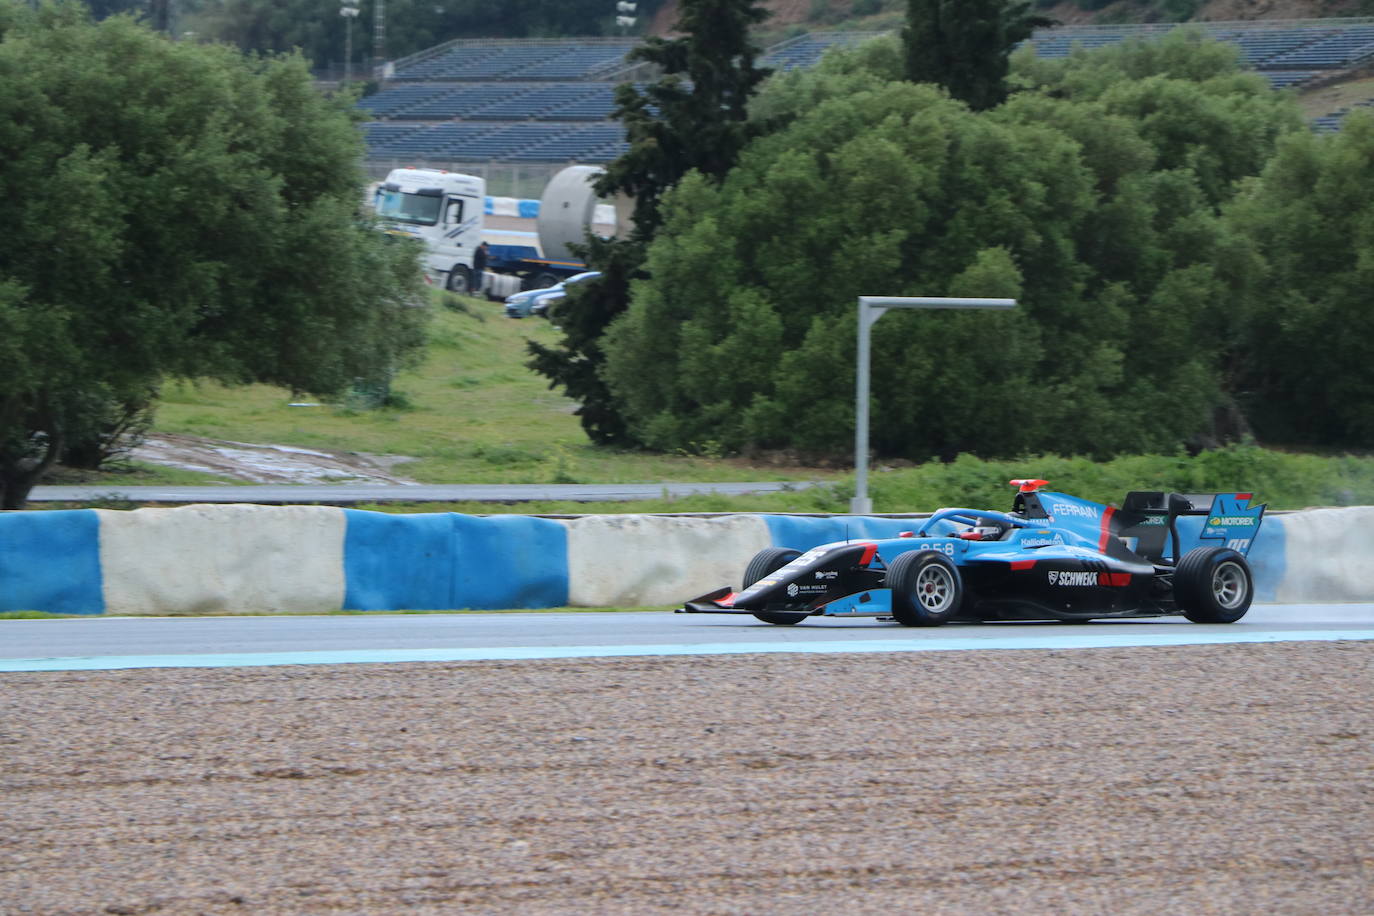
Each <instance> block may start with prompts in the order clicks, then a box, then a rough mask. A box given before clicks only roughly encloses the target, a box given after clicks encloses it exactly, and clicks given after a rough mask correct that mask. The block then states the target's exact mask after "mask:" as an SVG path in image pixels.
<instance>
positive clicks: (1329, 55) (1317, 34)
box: [358, 20, 1374, 162]
mask: <svg viewBox="0 0 1374 916" xmlns="http://www.w3.org/2000/svg"><path fill="white" fill-rule="evenodd" d="M1176 27H1177V26H1176V25H1175V24H1154V25H1138V26H1126V25H1122V26H1070V27H1058V28H1053V29H1044V30H1041V31H1038V32H1036V33H1035V35H1033V36H1032V37H1031V38H1030V39H1029V44H1031V45H1032V46H1033V47H1034V49H1035V53H1036V54H1037V55H1038V56H1039V57H1042V58H1056V57H1065V56H1067V55H1069V54H1070V53H1072V52H1073V50H1074V49H1075V48H1084V49H1088V50H1091V49H1095V48H1101V47H1105V46H1107V45H1111V44H1115V43H1118V42H1121V41H1127V40H1133V39H1140V38H1153V37H1157V36H1159V35H1162V34H1164V33H1165V32H1167V31H1169V30H1170V29H1172V28H1176ZM1197 27H1199V28H1201V29H1202V30H1203V31H1205V32H1206V33H1207V34H1208V35H1209V36H1210V37H1212V38H1214V39H1216V40H1218V41H1224V42H1227V43H1229V44H1231V45H1232V46H1234V47H1235V48H1236V50H1237V53H1238V55H1239V59H1240V62H1241V64H1242V66H1245V67H1249V68H1251V69H1254V70H1256V71H1258V72H1259V73H1260V74H1262V75H1263V76H1264V77H1265V78H1266V79H1267V80H1268V81H1269V83H1270V85H1271V86H1273V87H1274V88H1276V89H1284V88H1288V87H1292V86H1298V85H1300V84H1302V83H1304V82H1306V81H1308V80H1312V79H1314V78H1317V77H1319V76H1322V75H1324V74H1329V73H1331V72H1332V71H1334V70H1340V69H1345V68H1350V67H1354V66H1358V65H1361V64H1363V63H1366V62H1368V61H1372V60H1374V22H1371V21H1370V20H1363V21H1351V22H1341V21H1339V20H1336V21H1331V22H1319V23H1314V22H1311V21H1308V22H1303V23H1300V24H1299V23H1292V24H1282V23H1275V22H1265V23H1234V22H1232V23H1211V24H1209V23H1200V24H1197ZM876 34H878V33H873V32H862V33H860V32H814V33H810V34H807V35H803V36H800V37H798V38H794V39H790V40H788V41H784V42H781V43H780V44H778V45H775V46H774V47H772V48H770V49H768V50H767V51H766V53H764V54H762V55H761V56H760V59H759V64H760V66H765V67H770V68H773V69H775V70H791V69H795V68H797V67H810V66H814V65H815V64H816V63H817V62H818V61H819V60H820V58H821V56H822V55H823V54H824V53H825V52H826V51H827V50H829V49H830V48H834V47H848V46H852V45H854V44H857V43H859V42H861V41H864V40H867V39H869V38H871V37H873V36H874V35H876ZM635 44H636V40H634V39H628V38H627V39H623V40H622V39H610V40H608V39H566V40H561V39H560V40H554V39H548V40H521V41H477V40H474V41H455V42H451V43H449V44H448V45H442V46H440V47H438V48H435V49H433V50H432V51H431V52H425V53H422V54H420V55H414V56H413V57H412V58H408V59H405V60H402V61H398V62H397V68H396V75H395V80H394V81H393V82H391V83H389V84H388V85H387V87H386V88H385V89H383V90H382V91H381V92H378V93H377V94H376V95H372V96H369V97H367V98H364V99H362V100H361V101H359V103H358V107H359V108H360V109H361V110H363V111H364V112H365V113H366V114H367V115H368V121H367V122H366V123H365V124H364V125H363V127H362V130H363V133H364V137H365V139H366V141H367V144H368V148H369V149H370V150H371V151H372V153H373V154H375V155H378V156H386V157H392V158H400V157H409V156H414V157H417V158H428V159H444V158H447V159H450V160H452V161H464V162H468V161H470V162H478V161H483V160H505V161H513V162H566V161H575V162H605V161H609V160H611V159H614V158H615V157H616V156H618V155H620V154H621V153H623V152H624V150H625V149H626V143H625V136H624V130H623V128H622V126H621V125H620V124H618V123H616V122H612V121H610V120H609V119H610V117H611V115H612V113H613V112H614V110H615V88H616V82H615V81H614V80H615V74H617V73H619V72H623V71H624V70H625V68H626V66H627V64H626V60H625V57H626V55H627V54H628V53H629V51H630V50H631V49H632V48H633V47H634V46H635ZM1345 114H1346V112H1344V111H1341V112H1335V113H1333V114H1330V115H1326V116H1324V117H1321V118H1318V119H1316V120H1315V121H1314V122H1313V127H1314V129H1316V130H1336V129H1339V127H1340V124H1341V122H1342V120H1343V119H1344V117H1345Z"/></svg>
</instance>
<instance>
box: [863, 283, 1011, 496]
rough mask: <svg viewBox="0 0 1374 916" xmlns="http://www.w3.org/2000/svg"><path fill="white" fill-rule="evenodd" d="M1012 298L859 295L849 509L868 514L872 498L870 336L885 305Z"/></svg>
mask: <svg viewBox="0 0 1374 916" xmlns="http://www.w3.org/2000/svg"><path fill="white" fill-rule="evenodd" d="M1015 307H1016V300H1015V299H948V298H944V299H942V298H925V297H916V298H912V297H902V296H895V297H894V296H860V297H859V353H858V357H857V359H858V373H857V377H856V380H855V386H854V387H855V389H856V392H855V404H854V407H855V410H854V498H853V499H851V500H850V501H849V511H850V512H852V513H853V514H854V515H868V514H869V513H871V512H872V511H873V500H871V499H869V497H868V363H869V339H870V337H871V335H872V329H873V325H874V323H875V322H877V320H878V319H879V318H881V317H883V315H885V314H887V310H888V309H1010V308H1015Z"/></svg>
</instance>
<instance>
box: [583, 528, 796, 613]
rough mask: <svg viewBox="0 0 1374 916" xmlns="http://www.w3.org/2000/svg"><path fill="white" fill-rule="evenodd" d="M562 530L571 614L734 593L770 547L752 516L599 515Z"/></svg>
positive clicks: (765, 531)
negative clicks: (727, 588)
mask: <svg viewBox="0 0 1374 916" xmlns="http://www.w3.org/2000/svg"><path fill="white" fill-rule="evenodd" d="M566 524H567V526H568V603H569V604H570V605H572V606H574V607H639V606H644V605H660V604H673V603H675V602H680V601H682V600H684V598H687V597H692V596H695V595H699V594H701V593H703V592H707V591H710V590H711V589H713V588H719V587H721V586H723V585H733V586H735V587H737V588H738V587H739V585H740V574H741V573H743V572H744V566H745V564H746V563H748V562H749V559H750V558H751V557H753V555H754V554H756V553H758V552H759V551H760V550H762V549H763V548H765V547H771V546H772V539H771V538H770V536H769V533H768V524H767V523H766V522H765V521H764V520H763V519H762V518H760V517H759V516H756V515H732V516H726V517H723V518H663V517H657V516H652V515H600V516H588V517H586V518H579V519H574V520H572V521H569V522H567V523H566Z"/></svg>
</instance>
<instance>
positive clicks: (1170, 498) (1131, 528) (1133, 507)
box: [1115, 490, 1265, 563]
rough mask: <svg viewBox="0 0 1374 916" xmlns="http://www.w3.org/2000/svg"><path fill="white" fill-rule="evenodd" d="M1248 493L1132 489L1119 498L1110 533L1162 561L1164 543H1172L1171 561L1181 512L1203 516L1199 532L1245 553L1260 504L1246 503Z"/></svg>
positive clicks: (1261, 514)
mask: <svg viewBox="0 0 1374 916" xmlns="http://www.w3.org/2000/svg"><path fill="white" fill-rule="evenodd" d="M1251 499H1252V494H1250V493H1187V494H1182V493H1165V492H1162V491H1158V490H1133V491H1131V492H1130V493H1127V494H1126V498H1125V499H1124V500H1122V503H1121V511H1120V512H1118V513H1117V514H1116V519H1115V521H1116V522H1117V531H1116V535H1117V536H1118V537H1121V538H1134V539H1135V552H1136V553H1137V554H1139V555H1141V556H1143V557H1146V558H1147V559H1150V560H1154V561H1162V560H1163V559H1164V557H1165V547H1166V541H1167V542H1168V543H1167V546H1169V547H1171V548H1172V556H1173V562H1174V563H1177V562H1178V561H1179V559H1180V558H1181V556H1182V552H1181V550H1180V549H1179V539H1178V526H1177V525H1176V524H1175V520H1176V519H1177V518H1178V517H1179V516H1181V515H1205V516H1207V517H1208V518H1207V521H1206V522H1205V523H1204V524H1203V527H1202V532H1201V534H1200V535H1199V537H1200V538H1201V539H1203V540H1218V541H1223V542H1225V546H1227V547H1230V548H1232V549H1233V550H1238V551H1240V553H1241V554H1246V553H1249V551H1250V545H1251V543H1253V541H1254V537H1255V535H1256V534H1257V533H1258V532H1259V526H1260V520H1261V519H1262V518H1263V517H1264V509H1265V507H1264V506H1262V505H1260V506H1251V505H1250V500H1251Z"/></svg>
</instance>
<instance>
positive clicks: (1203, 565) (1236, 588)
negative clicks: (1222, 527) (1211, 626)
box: [1174, 547, 1255, 623]
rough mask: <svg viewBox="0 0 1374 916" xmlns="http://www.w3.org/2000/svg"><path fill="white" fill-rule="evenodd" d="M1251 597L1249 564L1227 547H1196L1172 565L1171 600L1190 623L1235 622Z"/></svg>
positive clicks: (1247, 607)
mask: <svg viewBox="0 0 1374 916" xmlns="http://www.w3.org/2000/svg"><path fill="white" fill-rule="evenodd" d="M1254 597H1255V578H1254V576H1253V575H1251V573H1250V564H1249V563H1247V562H1245V557H1244V556H1242V555H1241V554H1240V553H1239V552H1238V551H1235V550H1232V549H1230V548H1229V547H1195V548H1193V549H1192V550H1190V551H1188V552H1187V553H1186V554H1184V556H1183V559H1182V560H1180V561H1179V564H1178V566H1177V567H1176V568H1175V569H1174V601H1175V602H1177V604H1178V608H1179V610H1181V611H1182V612H1183V616H1184V617H1187V618H1188V619H1189V620H1191V621H1192V622H1193V623H1235V622H1236V621H1237V620H1240V619H1241V618H1242V617H1244V616H1245V612H1246V611H1248V610H1250V602H1251V601H1252V600H1254Z"/></svg>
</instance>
